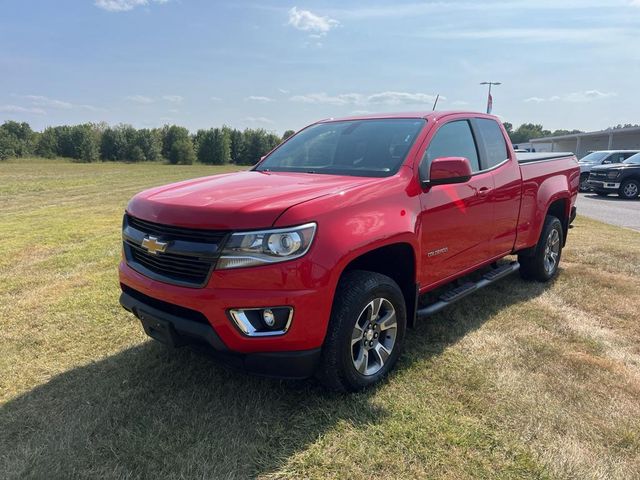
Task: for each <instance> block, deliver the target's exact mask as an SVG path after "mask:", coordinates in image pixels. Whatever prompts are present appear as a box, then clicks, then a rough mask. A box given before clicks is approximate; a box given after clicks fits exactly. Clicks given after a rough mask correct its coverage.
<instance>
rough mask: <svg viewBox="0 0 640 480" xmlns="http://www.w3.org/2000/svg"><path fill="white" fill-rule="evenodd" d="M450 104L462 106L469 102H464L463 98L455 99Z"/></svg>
mask: <svg viewBox="0 0 640 480" xmlns="http://www.w3.org/2000/svg"><path fill="white" fill-rule="evenodd" d="M438 101H439V100H438ZM451 105H452V106H454V107H464V106H465V105H469V102H465V101H464V100H456V101H455V102H451Z"/></svg>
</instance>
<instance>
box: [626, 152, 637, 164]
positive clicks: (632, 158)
mask: <svg viewBox="0 0 640 480" xmlns="http://www.w3.org/2000/svg"><path fill="white" fill-rule="evenodd" d="M622 163H627V164H629V163H631V164H634V165H640V153H636V154H635V155H631V156H630V157H629V158H627V159H626V160H625V161H624V162H622Z"/></svg>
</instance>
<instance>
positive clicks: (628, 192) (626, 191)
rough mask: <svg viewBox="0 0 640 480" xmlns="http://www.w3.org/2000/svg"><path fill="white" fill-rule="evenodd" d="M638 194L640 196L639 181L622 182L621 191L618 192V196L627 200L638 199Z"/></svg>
mask: <svg viewBox="0 0 640 480" xmlns="http://www.w3.org/2000/svg"><path fill="white" fill-rule="evenodd" d="M638 194H640V182H638V180H626V181H624V182H622V185H620V190H619V191H618V195H620V196H621V197H622V198H626V199H627V200H633V199H634V198H638Z"/></svg>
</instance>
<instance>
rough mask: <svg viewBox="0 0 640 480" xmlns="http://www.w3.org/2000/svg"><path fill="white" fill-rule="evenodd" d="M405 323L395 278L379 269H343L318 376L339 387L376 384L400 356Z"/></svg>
mask: <svg viewBox="0 0 640 480" xmlns="http://www.w3.org/2000/svg"><path fill="white" fill-rule="evenodd" d="M406 324H407V310H406V306H405V302H404V296H403V295H402V291H401V290H400V287H398V285H397V284H396V282H394V281H393V280H392V279H391V278H389V277H387V276H385V275H381V274H379V273H374V272H367V271H362V270H354V271H351V272H347V273H346V274H345V275H344V276H343V278H342V279H341V280H340V283H339V285H338V288H337V290H336V297H335V300H334V304H333V309H332V313H331V319H330V321H329V328H328V331H327V337H326V339H325V344H324V346H323V349H322V357H321V361H320V366H319V368H318V374H317V376H318V378H319V380H320V381H321V382H322V383H323V384H324V385H325V386H326V387H328V388H331V389H332V390H338V391H357V390H362V389H364V388H366V387H368V386H370V385H373V384H374V383H376V382H378V381H379V380H381V379H382V378H383V377H384V376H385V375H386V374H387V373H388V372H389V371H390V370H391V369H392V368H393V367H394V365H395V363H396V361H397V360H398V357H399V356H400V352H401V350H402V346H403V343H404V333H405V330H406Z"/></svg>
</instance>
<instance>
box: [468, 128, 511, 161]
mask: <svg viewBox="0 0 640 480" xmlns="http://www.w3.org/2000/svg"><path fill="white" fill-rule="evenodd" d="M475 125H476V127H477V131H478V133H479V135H480V138H482V141H483V142H484V148H485V152H486V155H485V162H486V163H487V164H486V165H483V166H484V168H492V167H495V166H496V165H500V164H501V163H502V162H504V161H505V160H507V159H508V158H509V152H508V150H507V143H506V142H505V140H504V135H503V134H502V130H501V129H500V126H499V125H498V123H497V122H495V121H494V120H490V119H488V118H476V119H475Z"/></svg>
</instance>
